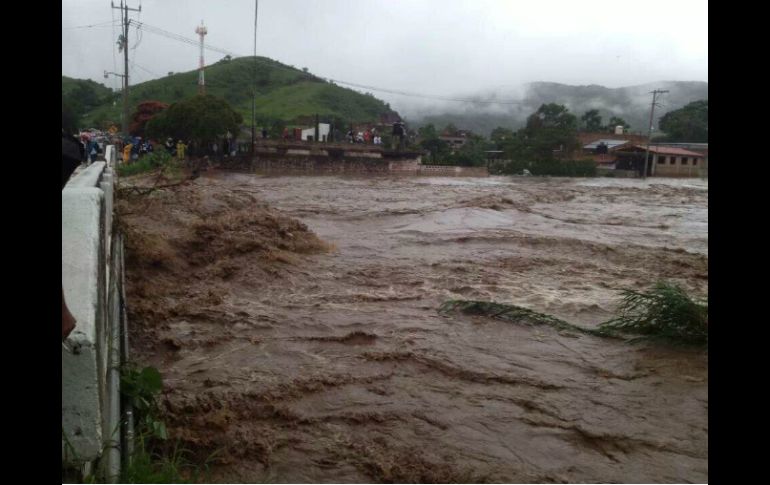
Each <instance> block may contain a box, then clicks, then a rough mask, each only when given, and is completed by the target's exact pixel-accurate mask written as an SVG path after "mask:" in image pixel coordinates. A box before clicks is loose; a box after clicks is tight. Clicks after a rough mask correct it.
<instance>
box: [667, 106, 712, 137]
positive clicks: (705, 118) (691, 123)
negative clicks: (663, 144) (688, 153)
mask: <svg viewBox="0 0 770 485" xmlns="http://www.w3.org/2000/svg"><path fill="white" fill-rule="evenodd" d="M659 126H660V129H661V131H663V132H665V133H666V135H667V136H666V140H667V141H671V142H694V143H706V142H708V141H709V102H708V100H707V99H704V100H702V101H695V102H692V103H690V104H688V105H686V106H685V107H683V108H681V109H677V110H674V111H669V112H668V113H666V114H665V115H663V117H662V118H661V119H660V122H659Z"/></svg>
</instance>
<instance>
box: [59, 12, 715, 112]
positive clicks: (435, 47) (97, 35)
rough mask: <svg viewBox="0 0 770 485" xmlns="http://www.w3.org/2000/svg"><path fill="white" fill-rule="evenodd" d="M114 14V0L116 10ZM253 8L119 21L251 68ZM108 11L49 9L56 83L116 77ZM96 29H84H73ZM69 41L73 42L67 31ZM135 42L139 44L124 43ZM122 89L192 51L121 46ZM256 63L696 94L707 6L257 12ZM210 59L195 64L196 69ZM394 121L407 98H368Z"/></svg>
mask: <svg viewBox="0 0 770 485" xmlns="http://www.w3.org/2000/svg"><path fill="white" fill-rule="evenodd" d="M115 2H116V3H119V1H118V0H115ZM254 3H255V2H254V0H130V1H129V6H130V7H138V6H139V5H140V4H141V6H142V12H141V13H136V12H131V15H130V17H131V18H134V19H137V20H140V21H142V22H146V23H147V24H148V25H150V26H153V27H159V28H161V29H164V30H167V31H170V32H174V33H176V34H179V35H182V36H185V37H189V38H196V34H195V27H196V26H197V25H198V24H199V23H200V21H201V20H203V21H204V23H205V25H206V27H207V28H208V35H207V36H206V42H208V43H210V44H211V45H213V46H216V47H220V48H223V49H226V50H229V51H232V52H234V53H237V54H239V55H251V53H252V52H253V48H254V47H253V42H254V40H253V39H254V38H253V35H254ZM118 12H119V11H118V10H113V9H112V8H110V0H62V74H63V75H67V76H71V77H76V78H89V79H93V80H95V81H98V82H102V83H105V84H107V85H108V86H110V87H118V86H119V84H120V81H119V80H118V79H117V78H111V79H109V80H105V79H104V76H103V72H104V70H108V71H115V72H119V73H122V72H123V68H122V65H123V64H122V54H119V53H118V52H117V48H115V39H116V38H117V36H118V35H119V26H115V27H113V26H112V25H111V21H113V19H114V21H115V22H116V23H117V22H118V21H119V13H118ZM93 24H101V25H97V26H95V27H90V28H79V27H81V26H85V25H93ZM73 27H77V28H73ZM137 41H138V43H137ZM129 48H130V50H129V53H130V56H129V59H130V61H131V63H132V65H133V66H134V67H133V69H132V70H131V71H130V72H131V76H132V79H131V83H132V84H134V83H138V82H142V81H147V80H150V79H153V78H156V77H161V76H164V75H166V74H167V73H168V72H169V71H174V72H179V71H189V70H193V69H196V68H197V65H198V48H197V47H196V46H193V45H188V44H185V43H182V42H179V41H176V40H172V39H168V38H166V37H163V36H159V35H157V34H154V33H149V32H144V33H142V34H140V35H137V31H136V30H135V29H133V28H132V29H131V31H130V34H129ZM257 54H258V55H261V56H267V57H270V58H273V59H276V60H278V61H280V62H283V63H285V64H289V65H294V66H296V67H307V68H309V69H310V71H311V72H312V73H314V74H317V75H320V76H322V77H327V78H333V79H339V80H343V81H348V82H353V83H359V84H365V85H371V86H376V87H382V88H388V89H394V90H403V91H410V92H419V93H426V94H431V95H457V94H466V93H474V92H479V91H486V90H489V89H496V90H503V91H506V90H509V89H510V90H511V92H515V90H514V88H515V87H516V86H519V85H521V84H523V83H526V82H532V81H551V82H560V83H565V84H600V85H603V86H608V87H621V86H630V85H636V84H644V83H648V82H653V81H662V80H666V81H708V2H707V1H706V0H693V1H685V0H666V1H657V0H651V1H647V2H643V3H639V2H633V3H631V2H625V1H620V0H615V1H599V0H596V1H595V0H580V1H577V0H573V1H556V0H472V1H463V0H410V1H407V0H261V1H259V18H258V28H257ZM221 57H223V55H222V54H219V53H216V52H210V51H207V52H206V61H207V62H213V61H216V60H219V59H220V58H221ZM374 94H375V95H377V96H378V97H380V98H382V99H385V100H387V101H389V102H391V104H392V105H393V107H394V108H396V109H403V108H406V106H405V105H407V104H409V103H411V102H413V101H415V100H414V98H408V97H402V96H397V95H391V94H385V93H380V92H376V91H375V92H374Z"/></svg>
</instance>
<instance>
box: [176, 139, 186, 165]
mask: <svg viewBox="0 0 770 485" xmlns="http://www.w3.org/2000/svg"><path fill="white" fill-rule="evenodd" d="M186 148H187V145H185V144H184V143H183V142H182V140H179V141H178V142H177V143H176V158H177V159H178V160H179V161H182V160H184V155H185V153H184V152H185V149H186Z"/></svg>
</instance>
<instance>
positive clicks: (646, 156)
mask: <svg viewBox="0 0 770 485" xmlns="http://www.w3.org/2000/svg"><path fill="white" fill-rule="evenodd" d="M667 92H668V91H666V90H662V89H656V90H654V91H650V94H652V104H651V105H650V129H649V131H648V132H647V150H646V151H645V153H644V172H643V173H642V178H644V179H646V178H647V164H648V163H649V159H650V139H651V138H652V117H653V113H655V106H657V105H656V104H655V98H657V96H658V95H659V94H663V93H667Z"/></svg>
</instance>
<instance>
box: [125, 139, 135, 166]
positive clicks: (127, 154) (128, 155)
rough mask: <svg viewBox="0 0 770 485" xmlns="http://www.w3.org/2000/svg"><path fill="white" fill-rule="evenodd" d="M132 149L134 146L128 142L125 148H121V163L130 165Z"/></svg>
mask: <svg viewBox="0 0 770 485" xmlns="http://www.w3.org/2000/svg"><path fill="white" fill-rule="evenodd" d="M132 148H134V145H133V144H131V142H130V141H129V142H128V143H126V146H124V147H123V163H130V162H131V149H132Z"/></svg>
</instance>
